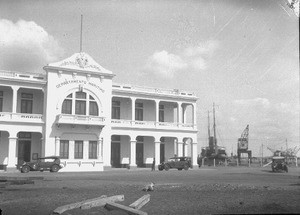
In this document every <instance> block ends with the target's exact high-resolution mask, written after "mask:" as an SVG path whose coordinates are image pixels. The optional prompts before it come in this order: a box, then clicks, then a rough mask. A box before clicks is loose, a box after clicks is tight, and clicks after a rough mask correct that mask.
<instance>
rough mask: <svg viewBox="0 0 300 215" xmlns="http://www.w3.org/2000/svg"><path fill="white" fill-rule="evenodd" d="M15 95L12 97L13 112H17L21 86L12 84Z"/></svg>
mask: <svg viewBox="0 0 300 215" xmlns="http://www.w3.org/2000/svg"><path fill="white" fill-rule="evenodd" d="M11 88H12V90H13V97H12V112H13V113H17V104H18V90H19V87H16V86H12V87H11Z"/></svg>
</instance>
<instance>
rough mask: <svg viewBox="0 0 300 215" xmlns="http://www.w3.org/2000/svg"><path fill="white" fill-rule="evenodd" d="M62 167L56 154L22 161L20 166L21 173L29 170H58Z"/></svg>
mask: <svg viewBox="0 0 300 215" xmlns="http://www.w3.org/2000/svg"><path fill="white" fill-rule="evenodd" d="M61 168H62V166H61V164H60V159H59V157H57V156H50V157H43V158H38V159H37V160H36V161H32V162H24V163H23V164H22V165H21V166H20V170H21V172H22V173H27V172H29V171H41V172H42V171H44V170H50V172H58V170H60V169H61Z"/></svg>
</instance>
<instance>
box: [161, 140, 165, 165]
mask: <svg viewBox="0 0 300 215" xmlns="http://www.w3.org/2000/svg"><path fill="white" fill-rule="evenodd" d="M164 161H165V144H163V143H161V144H160V163H162V162H164Z"/></svg>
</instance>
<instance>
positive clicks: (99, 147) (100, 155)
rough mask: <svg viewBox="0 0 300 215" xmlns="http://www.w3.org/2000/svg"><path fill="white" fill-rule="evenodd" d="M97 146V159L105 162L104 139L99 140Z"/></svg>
mask: <svg viewBox="0 0 300 215" xmlns="http://www.w3.org/2000/svg"><path fill="white" fill-rule="evenodd" d="M97 144H98V145H97V158H98V160H101V161H103V138H101V139H98V141H97Z"/></svg>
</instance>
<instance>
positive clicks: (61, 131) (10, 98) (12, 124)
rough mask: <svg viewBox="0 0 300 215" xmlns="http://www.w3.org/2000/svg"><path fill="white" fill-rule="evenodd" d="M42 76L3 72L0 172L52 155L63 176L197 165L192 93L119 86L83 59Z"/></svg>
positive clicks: (79, 57) (77, 57) (50, 69)
mask: <svg viewBox="0 0 300 215" xmlns="http://www.w3.org/2000/svg"><path fill="white" fill-rule="evenodd" d="M44 70H45V73H43V74H29V73H21V72H10V71H0V170H1V169H2V171H5V170H7V171H9V170H16V166H17V165H18V164H21V163H23V162H24V161H32V160H34V159H35V158H36V157H44V156H52V155H57V156H60V158H61V161H62V164H63V166H64V168H63V169H61V171H103V170H105V169H108V168H124V167H128V166H129V167H130V168H142V167H148V166H149V165H151V163H152V162H153V159H154V158H155V163H156V165H157V164H159V163H160V162H161V161H164V160H165V159H167V158H169V157H172V156H174V155H177V156H190V157H192V162H193V165H194V166H196V165H197V126H196V101H197V98H196V96H195V95H194V94H193V93H188V92H184V91H181V90H177V89H172V90H168V89H155V88H149V87H140V86H131V85H126V84H116V83H113V82H112V79H113V77H114V74H113V73H112V72H111V71H108V70H106V69H104V68H103V67H101V66H100V65H99V64H97V63H96V62H95V61H94V60H93V59H92V58H91V57H90V56H89V55H87V54H85V53H76V54H74V55H73V56H71V57H70V58H68V59H66V60H63V61H61V62H57V63H52V64H49V65H47V66H45V67H44Z"/></svg>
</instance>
